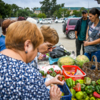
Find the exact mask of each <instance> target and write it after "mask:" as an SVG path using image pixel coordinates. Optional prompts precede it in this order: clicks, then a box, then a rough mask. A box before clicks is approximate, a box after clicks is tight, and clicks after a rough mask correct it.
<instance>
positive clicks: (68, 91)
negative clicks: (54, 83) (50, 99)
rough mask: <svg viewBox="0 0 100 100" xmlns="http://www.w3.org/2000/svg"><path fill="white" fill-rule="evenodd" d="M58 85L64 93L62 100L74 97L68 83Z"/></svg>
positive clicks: (69, 99)
mask: <svg viewBox="0 0 100 100" xmlns="http://www.w3.org/2000/svg"><path fill="white" fill-rule="evenodd" d="M58 87H59V88H60V90H61V91H62V92H63V93H64V96H62V97H61V99H60V100H71V98H72V94H71V92H70V90H69V88H68V86H67V84H66V83H64V85H63V86H61V85H58Z"/></svg>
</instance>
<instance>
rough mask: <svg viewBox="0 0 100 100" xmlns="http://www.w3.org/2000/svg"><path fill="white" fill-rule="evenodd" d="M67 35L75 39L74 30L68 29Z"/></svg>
mask: <svg viewBox="0 0 100 100" xmlns="http://www.w3.org/2000/svg"><path fill="white" fill-rule="evenodd" d="M67 36H68V38H69V39H75V31H70V32H69V33H68V35H67Z"/></svg>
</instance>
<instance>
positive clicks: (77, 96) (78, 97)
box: [75, 91, 84, 100]
mask: <svg viewBox="0 0 100 100" xmlns="http://www.w3.org/2000/svg"><path fill="white" fill-rule="evenodd" d="M75 97H76V99H78V100H82V99H83V97H84V93H83V92H82V91H79V92H77V93H76V94H75Z"/></svg>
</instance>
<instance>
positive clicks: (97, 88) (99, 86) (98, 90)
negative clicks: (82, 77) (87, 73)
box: [95, 85, 100, 94]
mask: <svg viewBox="0 0 100 100" xmlns="http://www.w3.org/2000/svg"><path fill="white" fill-rule="evenodd" d="M95 90H96V92H98V93H99V94H100V85H96V87H95Z"/></svg>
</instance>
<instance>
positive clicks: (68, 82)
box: [66, 78, 74, 88]
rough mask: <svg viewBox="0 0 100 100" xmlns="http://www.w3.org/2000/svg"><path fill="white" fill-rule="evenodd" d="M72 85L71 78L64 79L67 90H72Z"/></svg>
mask: <svg viewBox="0 0 100 100" xmlns="http://www.w3.org/2000/svg"><path fill="white" fill-rule="evenodd" d="M73 83H74V82H73V80H72V79H71V78H68V79H66V84H67V86H68V87H69V88H72V87H73V85H74V84H73Z"/></svg>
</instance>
